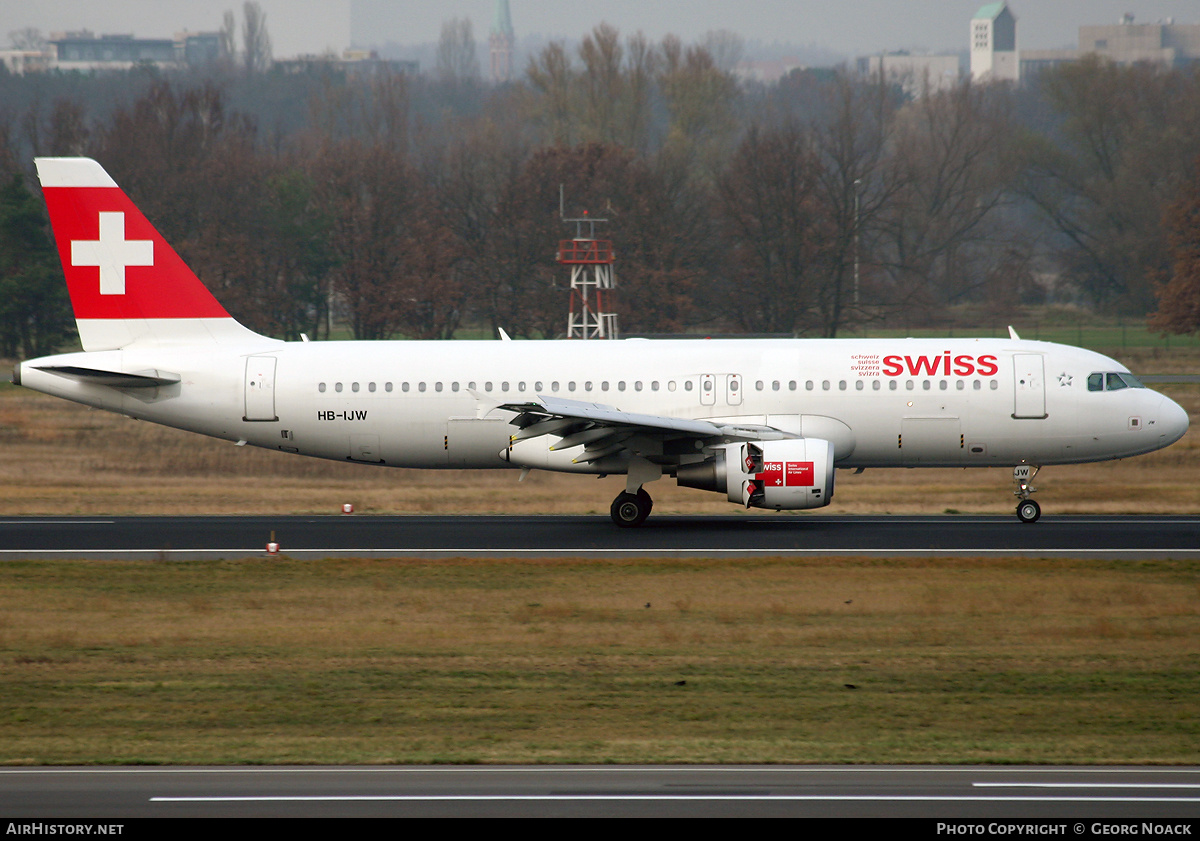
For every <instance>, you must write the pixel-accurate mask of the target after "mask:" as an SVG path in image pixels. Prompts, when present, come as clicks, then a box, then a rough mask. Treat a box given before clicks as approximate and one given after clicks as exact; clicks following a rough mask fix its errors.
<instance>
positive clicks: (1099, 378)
mask: <svg viewBox="0 0 1200 841" xmlns="http://www.w3.org/2000/svg"><path fill="white" fill-rule="evenodd" d="M1087 384H1088V391H1119V390H1120V389H1122V388H1145V387H1146V386H1144V385H1142V381H1141V380H1139V379H1138V378H1137V377H1135V376H1134V375H1133V374H1130V373H1129V372H1128V371H1121V372H1117V371H1112V372H1108V373H1097V374H1089V375H1088V380H1087Z"/></svg>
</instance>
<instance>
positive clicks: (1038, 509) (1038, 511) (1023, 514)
mask: <svg viewBox="0 0 1200 841" xmlns="http://www.w3.org/2000/svg"><path fill="white" fill-rule="evenodd" d="M1040 516H1042V506H1040V505H1038V504H1037V503H1036V502H1034V501H1033V500H1032V499H1025V500H1022V501H1021V502H1020V503H1019V504H1018V505H1017V519H1018V520H1020V521H1021V522H1022V523H1036V522H1037V521H1038V517H1040Z"/></svg>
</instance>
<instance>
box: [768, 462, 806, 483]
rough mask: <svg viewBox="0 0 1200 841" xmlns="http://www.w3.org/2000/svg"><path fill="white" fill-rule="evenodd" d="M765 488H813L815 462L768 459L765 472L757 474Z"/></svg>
mask: <svg viewBox="0 0 1200 841" xmlns="http://www.w3.org/2000/svg"><path fill="white" fill-rule="evenodd" d="M757 478H758V480H759V481H761V482H762V483H763V487H764V488H782V487H788V488H811V487H812V485H813V478H814V472H813V463H812V462H811V461H768V462H765V463H764V464H763V472H762V473H759V474H758V476H757Z"/></svg>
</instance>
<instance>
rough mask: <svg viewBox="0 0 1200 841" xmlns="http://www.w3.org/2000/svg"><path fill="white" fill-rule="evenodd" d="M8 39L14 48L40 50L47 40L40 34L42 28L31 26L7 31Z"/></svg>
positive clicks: (43, 48)
mask: <svg viewBox="0 0 1200 841" xmlns="http://www.w3.org/2000/svg"><path fill="white" fill-rule="evenodd" d="M8 40H9V41H10V42H11V43H12V46H13V49H14V50H36V51H38V52H42V51H44V50H45V49H46V46H47V41H46V38H45V37H44V36H43V35H42V30H40V29H35V28H34V27H32V26H27V27H25V28H24V29H15V30H13V31H11V32H9V33H8Z"/></svg>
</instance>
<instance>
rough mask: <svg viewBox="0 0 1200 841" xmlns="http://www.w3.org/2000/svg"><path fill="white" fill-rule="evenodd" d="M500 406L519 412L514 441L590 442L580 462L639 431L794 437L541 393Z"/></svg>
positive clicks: (558, 445) (673, 435)
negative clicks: (549, 437)
mask: <svg viewBox="0 0 1200 841" xmlns="http://www.w3.org/2000/svg"><path fill="white" fill-rule="evenodd" d="M497 408H500V409H505V410H507V411H510V412H515V413H516V415H515V417H513V419H512V420H511V421H510V423H512V424H513V425H514V426H517V427H520V431H519V432H517V433H516V434H514V435H513V436H512V440H513V442H514V443H515V442H517V441H524V440H526V439H529V438H536V437H538V436H541V435H553V436H555V437H557V438H559V440H558V441H556V442H555V443H554V444H552V445H551V446H550V449H551V450H566V449H569V448H571V447H576V446H579V445H580V444H585V445H586V448H585V452H584V453H583V454H582V455H581V456H580V457H579V458H578V459H576V461H595V460H596V459H599V458H603V457H604V456H607V455H610V454H612V453H614V452H616V451H618V450H620V449H621V445H622V444H623V442H624V441H625V440H626V439H628V438H631V437H633V436H634V435H642V436H649V437H651V438H658V439H677V438H691V439H696V440H707V439H715V438H721V439H729V440H731V441H733V440H739V441H767V440H779V439H783V438H795V437H796V436H795V435H792V434H790V433H787V432H783V431H781V430H778V429H775V428H773V427H769V426H741V425H733V424H722V423H714V422H712V421H706V420H693V419H691V418H672V417H666V416H664V415H644V414H640V413H637V412H623V411H621V410H620V409H618V408H616V407H615V406H607V405H604V404H602V403H586V402H584V401H581V400H566V399H563V398H561V397H551V396H548V395H544V394H539V395H538V397H537V399H536V400H531V401H526V402H522V403H502V404H500V405H499V406H498V407H497Z"/></svg>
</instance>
